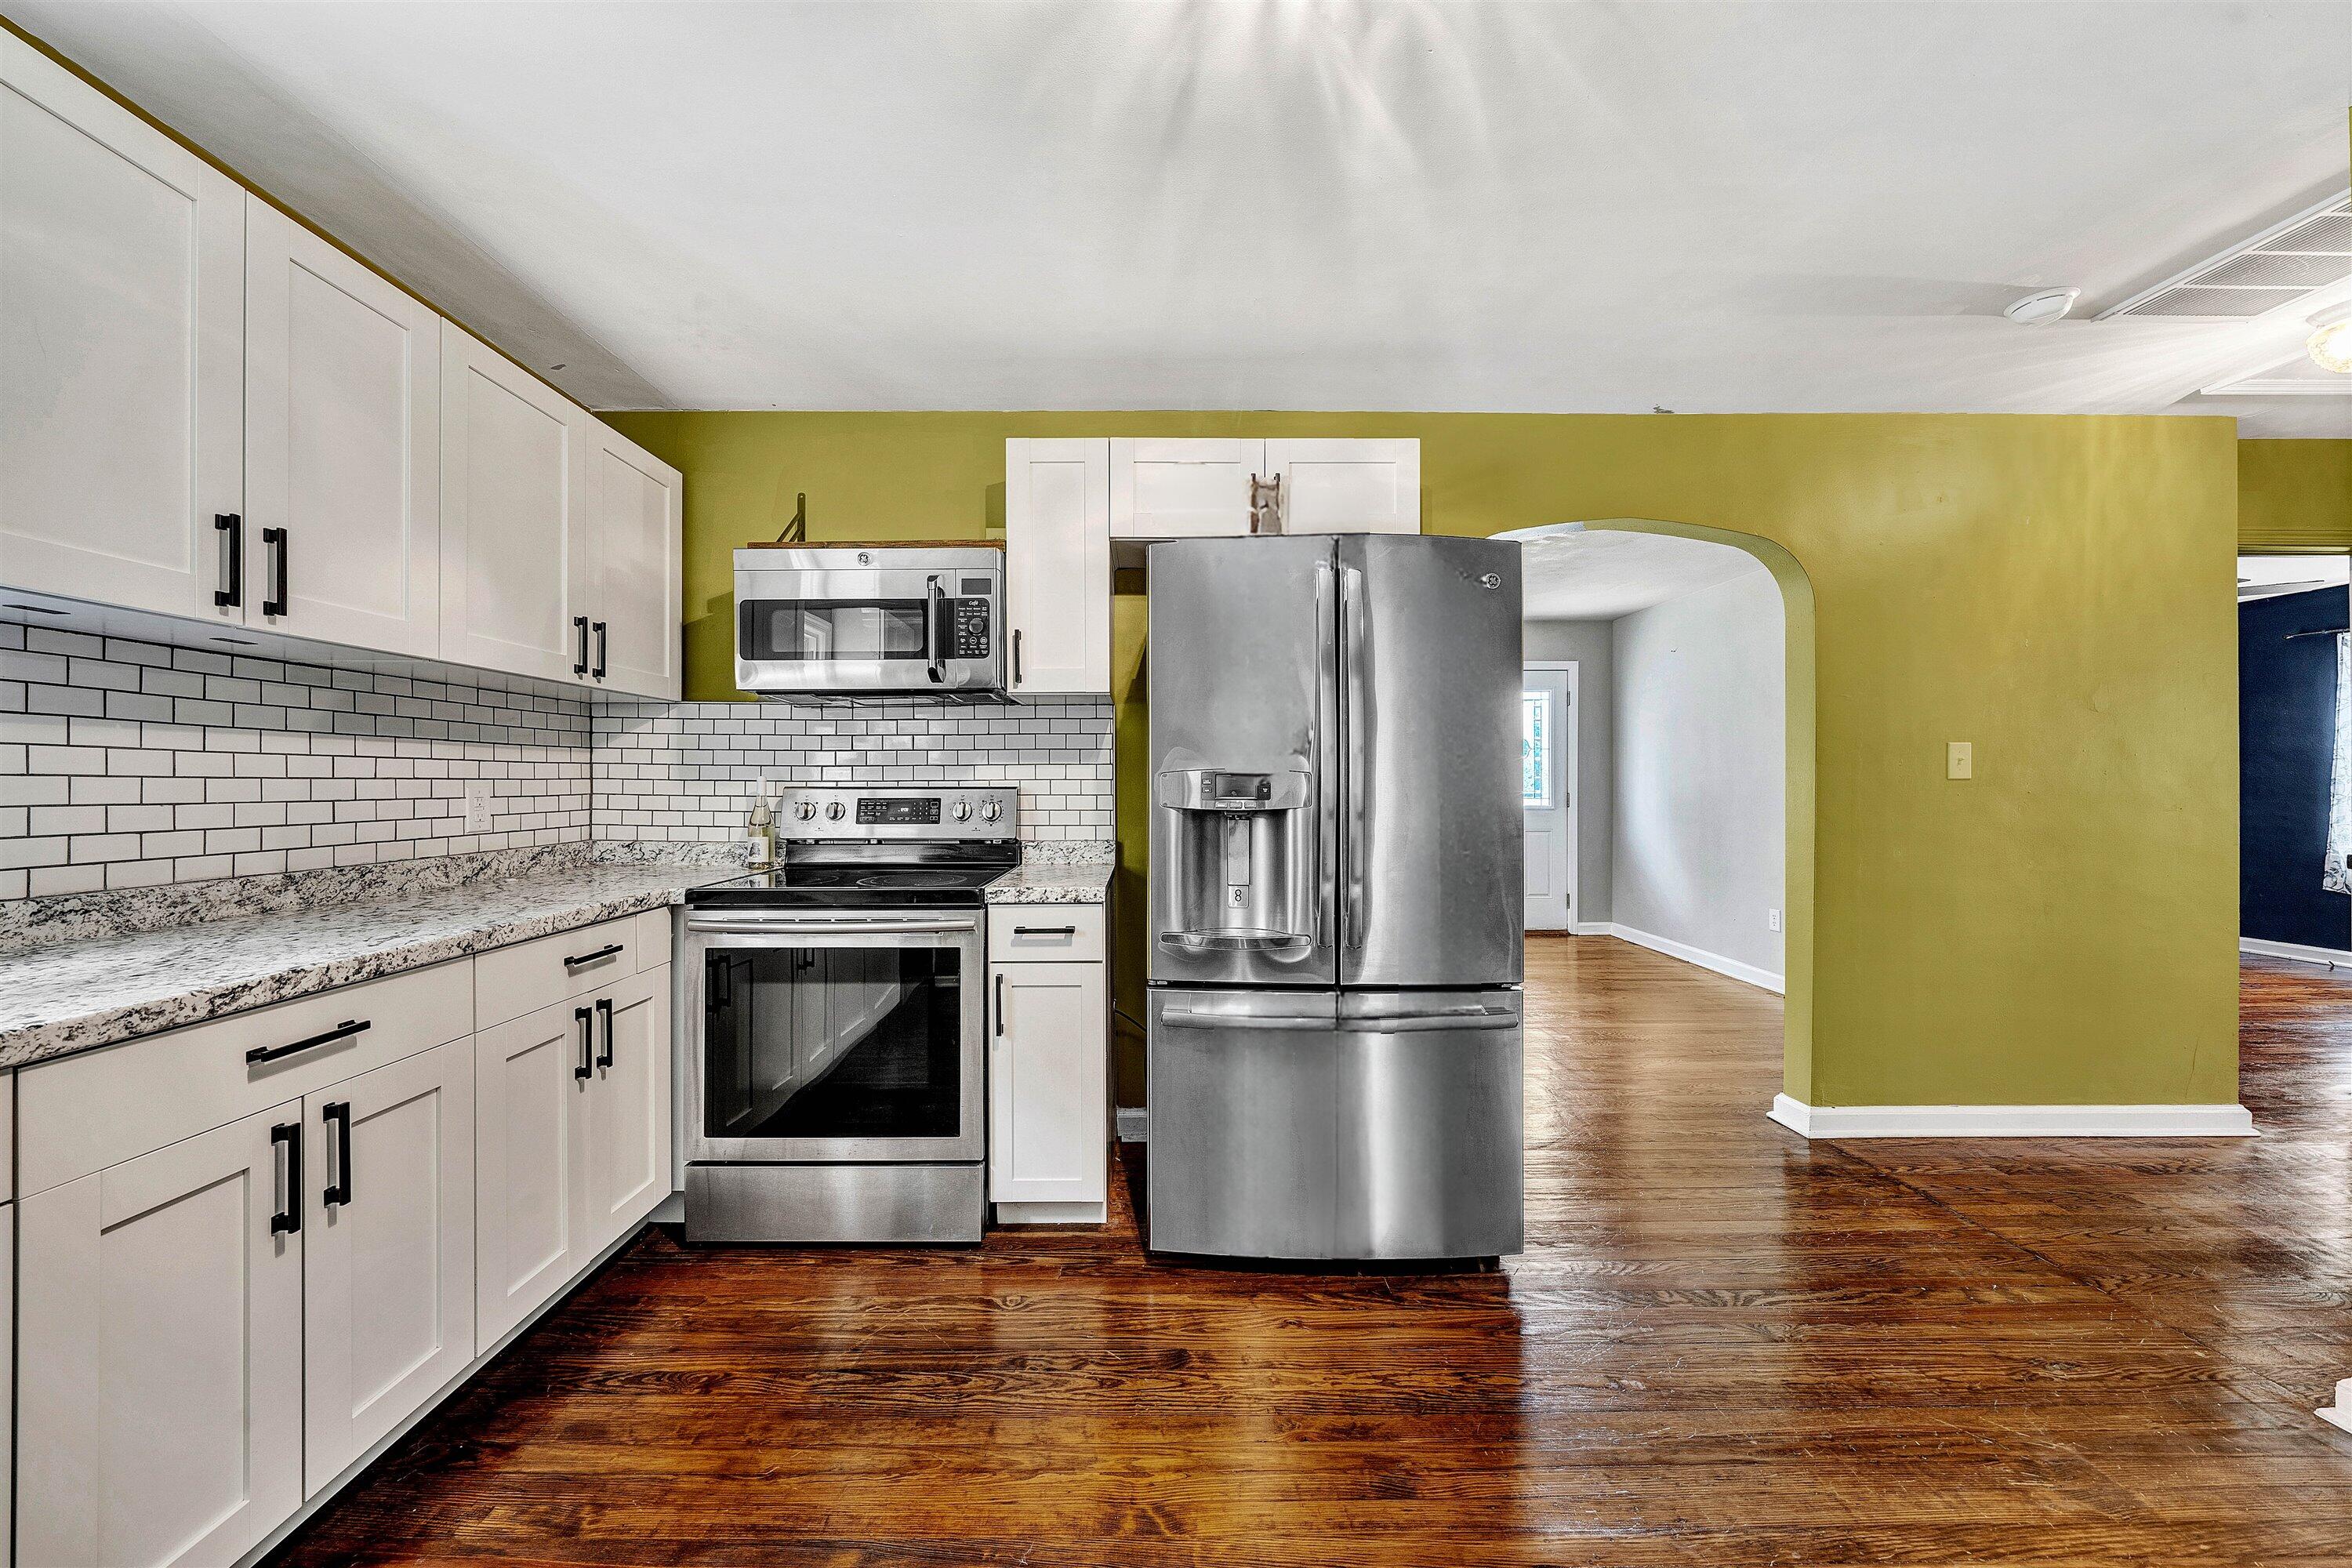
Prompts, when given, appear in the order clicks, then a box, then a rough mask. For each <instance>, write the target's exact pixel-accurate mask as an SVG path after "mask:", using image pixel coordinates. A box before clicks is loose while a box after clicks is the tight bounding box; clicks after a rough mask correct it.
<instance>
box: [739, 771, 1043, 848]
mask: <svg viewBox="0 0 2352 1568" xmlns="http://www.w3.org/2000/svg"><path fill="white" fill-rule="evenodd" d="M775 811H776V831H777V835H778V837H782V838H798V839H803V840H812V841H814V840H819V839H835V840H837V839H859V838H867V839H874V838H887V839H908V838H940V839H971V838H978V839H991V838H1015V837H1019V836H1020V823H1021V792H1020V790H1018V789H1016V788H1013V787H1012V786H1010V785H1003V784H919V785H906V784H867V785H862V786H861V785H856V784H841V785H834V784H788V785H786V786H785V787H784V788H783V789H782V790H780V791H778V792H777V795H776V805H775Z"/></svg>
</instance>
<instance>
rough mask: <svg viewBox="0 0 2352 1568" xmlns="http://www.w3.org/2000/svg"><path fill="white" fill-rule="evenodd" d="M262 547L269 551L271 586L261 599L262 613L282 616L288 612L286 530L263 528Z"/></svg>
mask: <svg viewBox="0 0 2352 1568" xmlns="http://www.w3.org/2000/svg"><path fill="white" fill-rule="evenodd" d="M261 548H262V549H264V550H266V551H268V552H269V586H268V593H267V596H266V597H264V598H263V600H262V601H261V613H262V614H263V615H265V616H282V615H284V614H285V613H286V559H287V553H288V552H287V546H286V531H285V530H284V529H282V528H265V529H263V530H262V531H261Z"/></svg>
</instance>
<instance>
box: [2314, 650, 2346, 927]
mask: <svg viewBox="0 0 2352 1568" xmlns="http://www.w3.org/2000/svg"><path fill="white" fill-rule="evenodd" d="M2347 857H2352V636H2346V635H2344V634H2343V633H2340V632H2339V633H2338V634H2336V755H2335V761H2334V762H2333V763H2331V764H2330V765H2329V767H2328V770H2327V868H2326V872H2325V873H2324V874H2323V875H2322V876H2321V878H2320V886H2321V887H2323V888H2326V889H2327V890H2328V891H2329V892H2331V893H2352V867H2347Z"/></svg>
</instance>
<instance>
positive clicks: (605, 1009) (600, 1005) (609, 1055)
mask: <svg viewBox="0 0 2352 1568" xmlns="http://www.w3.org/2000/svg"><path fill="white" fill-rule="evenodd" d="M596 1016H597V1018H598V1019H599V1020H600V1021H601V1022H602V1023H603V1024H604V1049H603V1050H601V1051H599V1052H598V1053H596V1065H597V1066H598V1067H600V1068H608V1067H611V1066H612V1065H613V999H612V998H611V997H610V996H599V997H597V998H596Z"/></svg>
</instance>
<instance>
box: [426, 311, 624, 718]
mask: <svg viewBox="0 0 2352 1568" xmlns="http://www.w3.org/2000/svg"><path fill="white" fill-rule="evenodd" d="M580 417H581V415H580V411H579V409H578V408H577V407H576V406H575V405H572V403H571V402H570V401H569V400H568V399H566V398H564V397H562V396H561V395H558V394H556V393H555V392H553V391H551V389H549V388H548V387H547V386H545V385H543V384H541V383H540V382H539V381H537V380H536V379H534V378H533V377H532V376H531V375H530V374H529V373H527V372H526V371H524V370H523V369H522V367H521V366H520V365H518V364H516V363H513V362H512V361H511V360H509V359H507V358H506V357H505V356H504V355H502V354H500V353H498V352H497V351H495V350H493V349H491V348H490V347H489V346H488V345H487V344H485V343H483V342H479V341H478V340H476V339H474V338H472V337H469V336H467V334H466V333H465V332H463V331H459V330H458V329H457V328H456V327H454V326H451V325H450V324H449V323H448V322H446V321H444V322H443V323H442V324H441V657H442V658H447V659H451V660H454V661H456V662H457V663H461V664H476V665H480V666H483V667H484V668H489V669H503V670H509V671H511V672H513V673H514V674H517V675H537V676H544V677H546V678H548V679H558V680H574V679H584V677H585V675H586V673H587V670H586V666H587V658H586V657H585V655H586V650H585V649H584V648H583V640H584V639H583V636H582V631H581V623H583V622H584V621H585V620H586V619H587V618H588V616H589V611H588V607H587V606H588V603H589V599H590V597H591V595H590V589H589V582H588V525H587V515H588V514H587V508H586V507H585V505H583V503H582V500H581V495H580V492H581V489H582V480H583V473H584V470H585V468H586V461H585V458H583V455H582V452H581V443H580V439H579V433H580V425H579V419H580Z"/></svg>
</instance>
